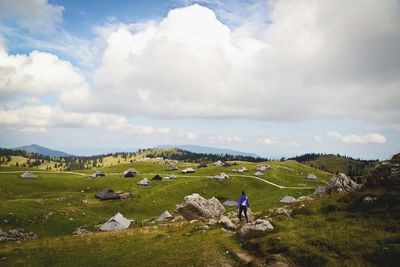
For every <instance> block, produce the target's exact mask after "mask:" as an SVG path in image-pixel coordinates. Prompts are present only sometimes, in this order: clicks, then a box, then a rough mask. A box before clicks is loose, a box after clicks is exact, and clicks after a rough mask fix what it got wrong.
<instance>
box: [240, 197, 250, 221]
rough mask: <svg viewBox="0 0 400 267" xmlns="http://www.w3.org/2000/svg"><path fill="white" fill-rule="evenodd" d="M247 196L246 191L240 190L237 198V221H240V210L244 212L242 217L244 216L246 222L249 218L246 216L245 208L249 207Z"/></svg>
mask: <svg viewBox="0 0 400 267" xmlns="http://www.w3.org/2000/svg"><path fill="white" fill-rule="evenodd" d="M249 206H250V204H249V198H248V197H247V196H246V193H245V192H244V191H242V195H241V196H240V198H239V201H238V209H239V214H238V217H239V221H242V212H244V217H245V218H246V222H249V219H248V218H247V209H248V208H249Z"/></svg>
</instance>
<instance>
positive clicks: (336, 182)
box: [326, 173, 359, 194]
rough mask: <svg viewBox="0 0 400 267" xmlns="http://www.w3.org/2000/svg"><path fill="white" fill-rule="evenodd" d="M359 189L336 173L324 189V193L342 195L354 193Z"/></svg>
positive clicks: (354, 183)
mask: <svg viewBox="0 0 400 267" xmlns="http://www.w3.org/2000/svg"><path fill="white" fill-rule="evenodd" d="M358 187H359V185H358V184H357V183H356V182H354V181H353V180H351V179H350V177H347V176H346V175H345V174H344V173H338V174H337V175H335V176H333V177H332V178H331V180H330V181H329V184H328V186H327V187H326V192H327V193H328V194H332V193H342V192H350V191H354V190H356V189H357V188H358Z"/></svg>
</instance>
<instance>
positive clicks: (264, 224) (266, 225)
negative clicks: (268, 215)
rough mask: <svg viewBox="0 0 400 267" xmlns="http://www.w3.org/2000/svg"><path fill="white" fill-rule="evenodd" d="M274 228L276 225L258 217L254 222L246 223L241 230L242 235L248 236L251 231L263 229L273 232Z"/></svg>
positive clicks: (262, 230)
mask: <svg viewBox="0 0 400 267" xmlns="http://www.w3.org/2000/svg"><path fill="white" fill-rule="evenodd" d="M273 230H274V226H272V224H271V223H270V222H269V221H268V220H263V219H257V220H255V221H254V222H252V223H246V224H245V225H244V226H243V227H242V228H241V229H240V230H239V234H240V235H241V236H247V235H248V234H249V233H250V232H254V231H261V232H265V231H267V232H271V231H273Z"/></svg>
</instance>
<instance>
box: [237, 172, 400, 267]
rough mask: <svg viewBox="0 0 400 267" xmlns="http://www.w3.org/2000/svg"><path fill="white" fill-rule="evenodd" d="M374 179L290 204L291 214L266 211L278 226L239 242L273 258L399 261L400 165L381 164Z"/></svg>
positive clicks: (324, 262) (332, 262)
mask: <svg viewBox="0 0 400 267" xmlns="http://www.w3.org/2000/svg"><path fill="white" fill-rule="evenodd" d="M381 177H385V179H382V178H381ZM370 179H371V180H373V181H370V182H367V184H366V185H365V186H364V187H362V188H361V189H358V190H356V191H354V192H350V193H342V194H334V195H331V196H325V197H320V198H317V199H315V200H311V201H305V202H303V203H301V202H300V203H294V204H290V205H289V206H288V207H286V209H287V210H290V216H286V215H274V214H273V213H271V211H270V210H265V211H264V212H263V214H265V215H268V216H272V218H273V219H272V220H273V222H274V226H275V229H277V230H276V231H274V232H273V233H266V234H261V235H257V236H250V237H249V238H245V239H242V240H241V242H243V244H244V247H246V248H247V249H248V250H249V251H252V252H255V253H256V254H257V255H258V256H259V257H263V258H265V259H266V261H267V262H269V263H273V262H276V261H285V262H289V263H291V264H293V265H295V266H398V263H399V262H400V224H399V220H400V185H399V181H400V177H399V165H397V166H396V165H381V167H380V168H377V169H374V172H373V173H371V174H369V176H368V180H367V181H369V180H370Z"/></svg>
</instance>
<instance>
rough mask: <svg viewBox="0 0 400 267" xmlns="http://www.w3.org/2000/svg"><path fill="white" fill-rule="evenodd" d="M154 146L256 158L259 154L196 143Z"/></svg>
mask: <svg viewBox="0 0 400 267" xmlns="http://www.w3.org/2000/svg"><path fill="white" fill-rule="evenodd" d="M155 148H178V149H182V150H186V151H190V152H193V153H203V154H215V155H225V154H228V155H231V156H245V157H254V158H258V157H259V156H258V155H257V154H255V153H248V152H243V151H237V150H233V149H226V148H216V147H209V146H198V145H160V146H156V147H155Z"/></svg>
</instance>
